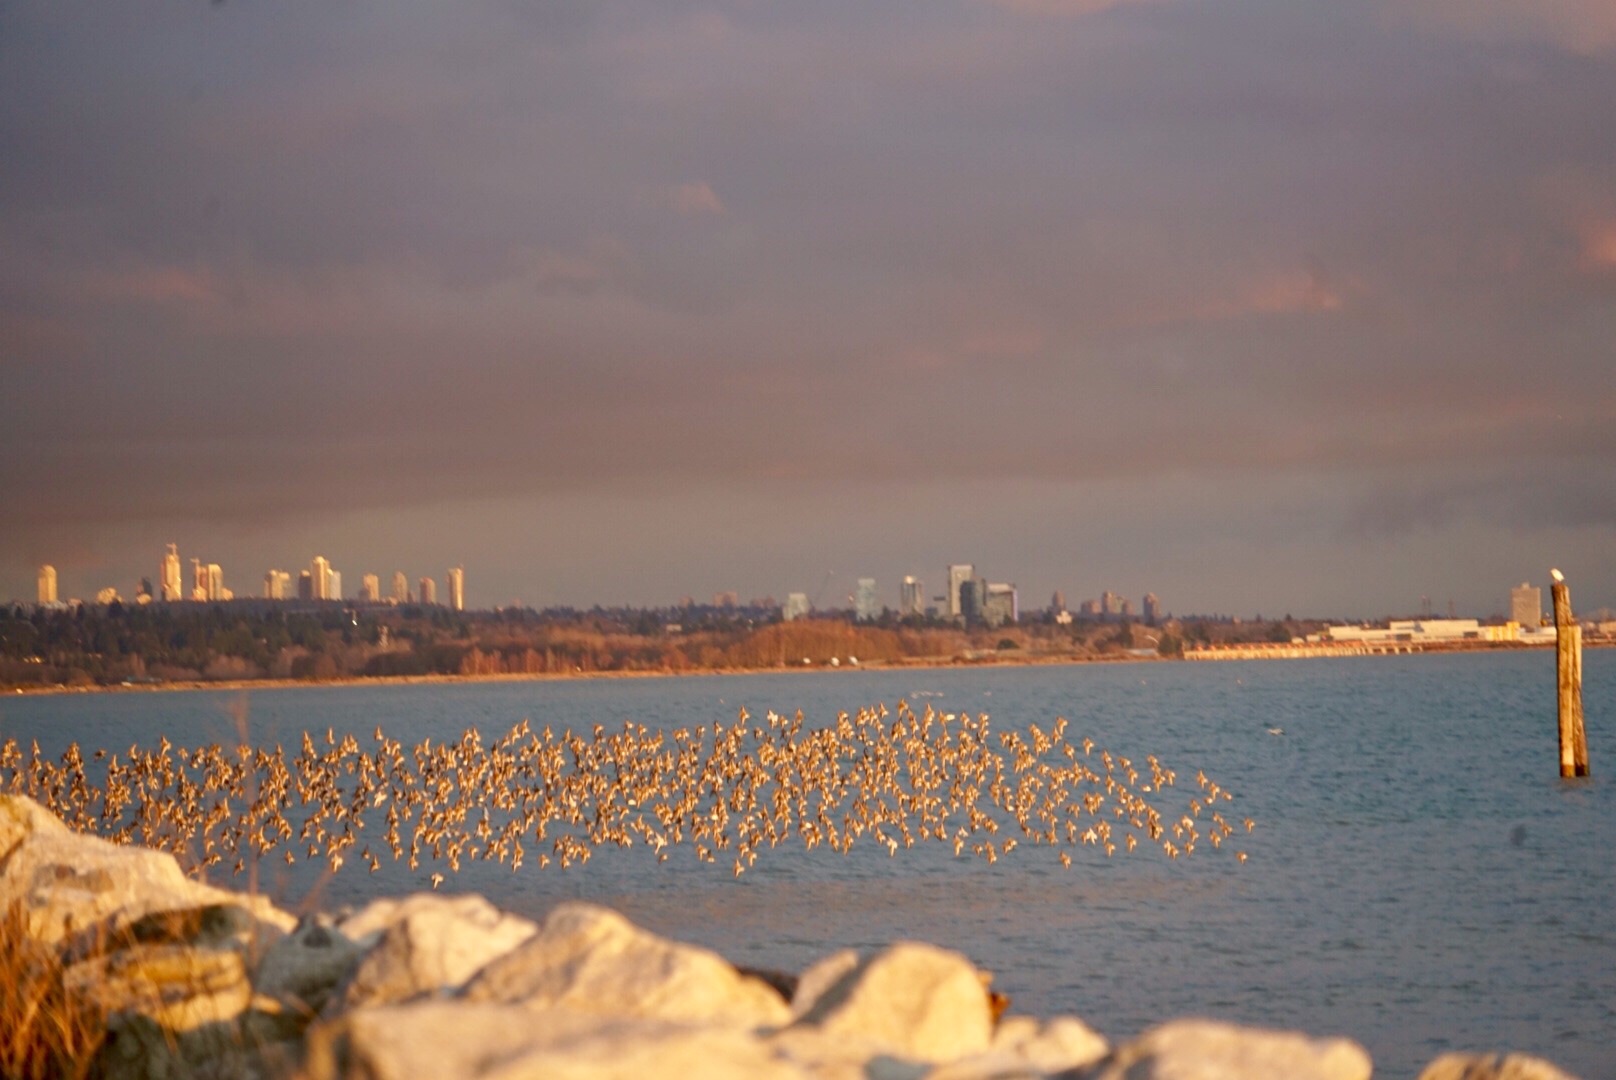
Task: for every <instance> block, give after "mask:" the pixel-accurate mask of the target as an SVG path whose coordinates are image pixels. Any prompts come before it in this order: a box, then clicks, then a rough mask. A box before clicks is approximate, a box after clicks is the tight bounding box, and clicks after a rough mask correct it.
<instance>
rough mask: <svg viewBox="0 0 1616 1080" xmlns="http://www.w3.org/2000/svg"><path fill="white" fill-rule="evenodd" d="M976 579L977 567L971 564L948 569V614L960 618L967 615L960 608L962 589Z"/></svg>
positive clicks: (956, 565) (957, 564) (961, 564)
mask: <svg viewBox="0 0 1616 1080" xmlns="http://www.w3.org/2000/svg"><path fill="white" fill-rule="evenodd" d="M974 577H976V567H975V566H973V565H972V564H970V563H955V564H953V565H951V566H950V567H949V568H948V613H949V615H951V616H953V617H954V618H956V619H957V618H959V617H960V616H961V615H963V614H964V613H965V609H964V608H963V607H961V606H960V588H961V587H962V586H963V585H964V584H965V583H966V582H967V581H970V580H971V579H972V578H974Z"/></svg>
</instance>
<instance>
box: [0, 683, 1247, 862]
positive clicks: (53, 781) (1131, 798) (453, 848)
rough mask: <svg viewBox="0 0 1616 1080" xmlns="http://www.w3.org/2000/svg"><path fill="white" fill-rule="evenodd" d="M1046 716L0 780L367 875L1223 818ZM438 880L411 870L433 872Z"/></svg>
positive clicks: (1007, 843)
mask: <svg viewBox="0 0 1616 1080" xmlns="http://www.w3.org/2000/svg"><path fill="white" fill-rule="evenodd" d="M1066 727H1067V722H1066V720H1064V719H1057V720H1056V721H1055V723H1054V725H1053V727H1052V728H1051V730H1049V731H1047V732H1046V731H1044V730H1042V729H1040V728H1039V727H1038V725H1036V724H1032V725H1029V726H1028V727H1027V729H1026V731H1025V733H1018V732H1015V731H1005V732H997V733H996V732H994V731H993V730H992V729H991V724H990V721H989V718H988V716H987V715H986V714H983V715H981V716H979V717H975V718H973V717H972V716H970V715H969V714H964V713H962V714H954V713H942V712H938V711H934V710H933V709H932V708H931V707H929V706H928V707H927V708H926V709H925V711H924V712H923V713H918V714H917V713H916V712H915V711H914V710H913V709H912V708H911V707H910V706H909V705H908V704H907V703H906V702H903V701H900V702H898V704H897V706H896V708H895V709H893V710H891V711H889V710H888V709H887V707H886V706H885V705H879V706H874V707H871V708H866V709H860V710H859V711H858V712H857V713H856V714H852V715H850V714H848V713H841V714H840V715H839V716H838V717H837V718H836V721H835V723H834V724H830V725H828V726H822V727H810V726H808V725H806V724H805V723H804V720H803V716H802V714H801V712H798V713H797V714H796V715H795V716H794V717H785V716H781V715H778V714H776V713H773V712H771V713H769V714H768V715H767V716H766V717H765V718H764V719H763V720H762V722H755V721H754V720H753V719H752V718H751V717H750V716H749V715H748V714H747V712H746V710H744V709H742V710H740V712H739V715H738V717H737V718H736V720H735V722H734V723H731V724H729V725H728V726H725V725H724V724H723V723H721V722H714V723H713V724H711V725H700V726H696V727H693V728H690V727H681V728H676V729H674V730H671V731H664V730H657V729H647V728H646V727H645V726H644V725H640V724H633V723H628V722H625V723H624V724H623V726H622V728H621V729H620V730H611V731H608V730H607V729H606V728H604V727H602V726H600V725H596V726H595V727H594V729H593V731H592V732H591V733H589V734H587V735H580V734H575V733H573V732H572V731H570V730H568V731H565V732H563V733H561V734H560V735H557V734H555V733H554V732H553V731H552V730H551V728H550V727H549V726H546V727H545V728H544V729H543V730H542V731H541V732H534V731H533V730H532V728H531V725H530V724H529V722H528V721H525V720H524V721H523V722H522V723H520V724H518V725H517V726H516V727H514V728H513V729H511V731H510V732H509V733H507V734H506V735H505V736H504V737H503V738H501V739H499V740H498V741H497V742H495V743H493V744H492V745H484V743H483V740H482V737H481V736H480V735H479V733H478V732H477V731H476V729H471V730H468V731H466V732H465V733H464V734H463V735H462V736H461V737H460V738H459V740H458V741H455V742H450V743H442V742H438V743H434V742H433V740H431V739H427V740H425V741H423V742H422V743H420V744H419V745H417V746H413V747H406V746H404V745H403V744H401V743H400V742H398V741H396V740H393V739H389V738H387V737H386V735H384V734H383V732H382V730H381V729H380V728H377V729H376V732H375V735H374V745H373V747H372V748H370V749H369V750H366V749H364V748H362V747H361V746H360V743H359V741H358V740H357V739H356V738H355V737H354V736H353V735H351V734H350V735H344V736H342V737H340V738H339V737H338V736H337V735H336V733H335V732H334V731H331V730H329V729H328V730H327V731H326V733H325V738H324V742H323V745H321V744H320V742H319V741H318V740H316V739H315V738H313V737H311V736H310V735H309V734H308V733H304V735H303V739H302V746H301V748H300V750H299V752H298V753H297V754H296V755H294V756H292V757H291V758H290V759H288V757H287V754H286V753H285V752H284V751H283V750H282V748H281V747H280V746H276V747H275V748H274V749H263V748H254V747H252V746H249V745H246V744H241V745H236V746H220V745H217V744H214V745H209V746H204V747H200V748H198V749H194V750H187V749H183V748H176V747H175V746H173V745H171V744H170V742H169V741H168V739H167V738H163V739H162V740H161V742H160V743H159V744H158V746H157V747H156V749H154V750H142V749H141V748H140V747H139V746H138V745H136V746H131V747H129V749H128V750H127V751H126V752H125V753H123V754H122V755H119V754H115V753H114V754H110V755H109V754H108V753H107V752H106V751H104V750H97V751H95V752H94V753H93V754H92V755H91V762H93V763H94V764H93V765H92V764H90V763H87V762H86V761H85V758H84V756H83V754H82V752H81V751H80V750H79V747H78V745H77V744H76V743H75V744H74V745H72V746H71V747H69V748H68V750H67V751H66V752H65V753H64V754H63V755H62V756H61V757H60V759H58V760H52V759H50V758H47V757H44V756H42V755H41V754H40V751H39V745H38V743H37V741H36V742H35V743H34V744H33V747H32V752H31V753H25V752H24V751H23V750H22V749H21V748H20V747H19V746H18V745H17V743H16V742H15V740H8V741H7V742H6V743H5V744H4V746H0V788H3V789H4V790H7V791H11V792H17V793H22V794H27V795H30V796H32V797H33V798H35V799H37V800H39V801H40V802H42V803H43V804H44V805H46V806H47V807H49V808H50V809H51V810H52V811H53V812H54V813H56V814H57V815H58V816H60V817H61V818H62V819H63V820H64V821H65V822H66V823H67V824H68V825H69V826H70V827H72V828H74V829H77V830H79V831H83V832H90V833H95V834H98V835H101V836H104V837H107V838H109V839H111V840H114V841H116V842H120V843H138V844H142V845H145V846H148V847H153V848H157V849H160V850H165V851H169V852H171V853H173V854H175V855H176V856H178V857H179V858H180V860H181V862H182V864H184V865H186V866H187V867H188V868H190V869H191V870H192V871H193V872H203V871H205V870H206V869H207V868H208V867H212V866H223V867H226V868H228V869H231V870H233V871H234V872H236V873H241V872H242V871H243V870H244V869H245V868H247V866H248V865H249V864H251V863H253V862H254V861H255V860H258V859H266V858H275V857H279V858H283V859H284V860H285V862H287V863H293V862H296V861H297V860H298V859H300V858H308V859H324V860H325V861H326V862H327V864H328V865H329V868H330V870H331V871H336V870H338V869H339V868H341V867H342V866H343V865H344V864H354V865H358V864H364V865H367V866H368V867H369V869H370V870H371V871H372V872H374V871H376V870H377V869H379V868H380V865H381V859H382V858H383V857H386V856H391V857H392V858H393V859H395V860H400V861H403V860H407V861H408V864H409V867H410V869H411V870H414V869H416V868H417V867H418V866H419V865H420V864H421V862H422V861H423V860H428V859H430V860H433V861H434V862H435V863H437V864H438V865H439V866H443V865H446V866H447V867H448V869H449V870H450V871H456V870H459V868H460V866H461V863H462V861H466V860H474V859H481V860H488V861H492V862H497V863H501V864H505V865H508V866H509V867H510V868H511V870H513V871H515V870H519V869H521V867H522V866H523V865H525V864H530V863H536V864H537V865H538V866H540V867H548V866H556V867H563V868H564V867H570V866H575V865H579V864H582V863H586V862H588V861H589V858H590V856H591V854H592V852H594V851H595V850H596V849H598V848H602V847H604V846H607V845H614V846H617V847H632V846H635V845H643V846H644V847H646V848H647V849H649V850H650V851H651V852H652V853H653V854H654V855H655V856H656V858H657V859H659V860H666V859H667V858H668V857H669V853H670V851H672V850H674V849H676V848H680V847H681V846H687V847H688V848H689V849H690V850H692V851H693V852H694V854H695V857H696V858H698V859H700V860H702V861H704V862H707V863H720V862H722V863H723V864H726V865H729V864H731V863H732V864H733V872H734V874H735V876H737V877H739V876H740V875H741V874H743V873H745V872H746V871H747V870H748V869H749V868H751V867H752V866H753V865H754V864H755V862H756V861H757V858H758V855H759V853H760V852H762V851H764V850H765V849H767V848H773V847H775V846H776V845H779V844H782V843H788V842H791V843H801V844H803V845H804V846H805V847H806V848H808V849H813V848H815V847H819V846H821V845H823V846H824V847H826V848H828V849H830V850H832V851H836V852H839V853H842V854H846V853H847V852H849V851H851V850H852V849H853V847H854V845H855V844H857V843H858V842H860V841H869V842H871V843H873V844H876V845H881V846H884V847H885V848H886V849H887V852H888V854H889V855H896V854H897V852H898V849H899V848H900V847H903V848H908V847H912V846H913V845H914V844H915V843H917V842H921V841H927V840H930V841H934V842H940V843H944V844H951V845H952V846H953V850H954V854H955V855H956V856H963V855H964V854H965V853H966V852H967V851H969V852H970V853H971V855H973V856H975V857H979V858H982V859H985V860H987V861H988V862H989V863H993V862H996V861H997V860H998V859H1000V858H1003V857H1005V856H1008V855H1010V854H1011V853H1013V852H1015V851H1016V850H1018V849H1028V848H1031V847H1036V846H1043V847H1047V848H1049V849H1051V851H1052V853H1053V855H1052V857H1054V858H1057V859H1058V860H1059V862H1060V863H1061V864H1062V865H1063V866H1067V867H1069V866H1071V864H1072V858H1071V851H1073V850H1078V849H1080V848H1082V847H1084V846H1091V847H1094V848H1095V849H1097V850H1099V851H1104V853H1105V854H1106V855H1107V856H1110V855H1112V854H1113V853H1114V852H1116V851H1118V850H1126V851H1129V852H1131V851H1134V850H1135V849H1136V848H1137V847H1138V846H1139V845H1140V844H1141V843H1142V844H1144V845H1146V847H1147V849H1157V850H1160V851H1161V852H1162V853H1163V854H1165V855H1166V856H1167V857H1169V858H1174V859H1176V858H1179V857H1187V856H1190V855H1193V854H1194V853H1195V852H1196V851H1198V850H1205V848H1208V847H1210V848H1213V849H1218V848H1221V847H1222V846H1223V845H1224V844H1225V842H1226V841H1228V840H1229V839H1230V838H1231V837H1233V836H1235V835H1236V834H1237V829H1236V827H1235V824H1233V823H1231V822H1230V821H1229V820H1228V819H1226V818H1225V817H1224V815H1223V813H1222V808H1223V805H1224V804H1226V803H1228V802H1230V801H1232V796H1231V795H1230V794H1229V792H1228V791H1226V790H1224V789H1223V788H1222V787H1220V786H1219V785H1218V784H1217V783H1215V782H1214V781H1212V780H1210V779H1208V778H1207V777H1206V775H1205V774H1204V773H1198V774H1197V775H1196V782H1197V786H1198V790H1196V791H1195V792H1193V793H1192V794H1191V796H1190V797H1189V798H1188V800H1187V805H1186V806H1185V808H1184V810H1183V812H1182V813H1178V812H1173V813H1163V812H1162V811H1161V810H1160V809H1158V808H1157V807H1156V806H1155V805H1153V803H1152V802H1151V800H1150V799H1149V798H1147V796H1151V797H1154V798H1156V799H1157V800H1158V801H1159V800H1161V799H1163V798H1165V797H1166V793H1167V791H1168V789H1171V788H1173V787H1174V786H1175V781H1176V775H1175V774H1174V772H1173V771H1172V770H1170V769H1168V768H1166V767H1164V766H1163V765H1162V764H1161V763H1160V762H1159V761H1158V760H1157V759H1156V758H1155V756H1150V757H1147V758H1145V760H1144V764H1143V768H1136V767H1135V765H1134V763H1133V762H1132V761H1130V760H1129V759H1128V758H1126V757H1121V756H1118V755H1114V754H1112V753H1110V752H1108V751H1106V750H1103V749H1098V748H1096V747H1095V745H1094V743H1093V741H1092V740H1090V739H1087V738H1084V739H1082V740H1081V741H1080V742H1078V743H1076V744H1074V743H1072V742H1069V741H1067V739H1066V737H1065V734H1066ZM92 773H94V774H95V775H96V777H97V778H98V779H100V781H101V782H100V784H99V785H97V784H96V783H93V782H92V780H91V774H92ZM1241 824H1243V826H1244V831H1246V832H1250V831H1251V830H1252V828H1253V827H1254V823H1253V822H1252V820H1251V819H1250V818H1245V819H1244V820H1243V822H1241ZM1229 846H1230V850H1231V851H1232V850H1233V849H1234V845H1233V844H1232V843H1230V845H1229ZM1235 857H1236V858H1237V859H1238V860H1239V861H1240V862H1245V860H1246V853H1245V852H1243V851H1237V852H1235ZM442 880H443V877H442V874H441V873H437V872H434V873H433V874H432V884H433V887H434V888H436V887H437V885H438V884H439V883H441V881H442Z"/></svg>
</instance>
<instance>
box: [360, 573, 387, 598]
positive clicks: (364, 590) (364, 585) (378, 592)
mask: <svg viewBox="0 0 1616 1080" xmlns="http://www.w3.org/2000/svg"><path fill="white" fill-rule="evenodd" d="M359 599H361V600H363V601H365V602H366V603H367V604H377V603H380V602H381V599H382V579H381V578H379V577H377V576H376V575H375V574H366V575H365V576H364V577H362V578H360V579H359Z"/></svg>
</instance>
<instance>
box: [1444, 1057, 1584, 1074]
mask: <svg viewBox="0 0 1616 1080" xmlns="http://www.w3.org/2000/svg"><path fill="white" fill-rule="evenodd" d="M1419 1080H1576V1078H1575V1077H1573V1076H1572V1075H1571V1074H1570V1073H1568V1072H1564V1071H1562V1070H1561V1069H1560V1068H1558V1067H1557V1066H1555V1065H1552V1064H1550V1063H1549V1062H1547V1061H1544V1060H1543V1059H1542V1058H1535V1057H1529V1056H1527V1055H1526V1054H1443V1055H1442V1056H1441V1057H1439V1058H1437V1059H1436V1060H1435V1061H1433V1062H1431V1064H1429V1065H1427V1066H1426V1067H1425V1070H1424V1071H1423V1072H1421V1073H1420V1078H1419Z"/></svg>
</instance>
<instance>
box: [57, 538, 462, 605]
mask: <svg viewBox="0 0 1616 1080" xmlns="http://www.w3.org/2000/svg"><path fill="white" fill-rule="evenodd" d="M186 581H187V577H186V575H185V573H184V570H183V564H182V563H181V561H180V552H179V545H178V544H169V545H168V549H167V550H166V551H165V552H164V553H163V557H162V559H161V560H160V561H159V562H158V565H157V588H156V590H155V592H154V591H153V589H152V583H151V579H149V578H141V579H140V583H139V585H138V586H137V588H136V590H135V596H134V601H135V603H137V604H149V603H151V602H152V601H154V600H160V601H162V602H163V603H170V604H172V603H180V602H182V601H192V602H202V603H208V602H214V601H224V600H234V599H235V598H236V594H235V592H234V591H233V590H232V589H230V588H229V587H227V586H226V585H225V583H224V569H223V568H222V567H221V566H220V565H219V564H218V563H216V562H210V563H204V562H203V561H202V560H201V559H192V560H191V572H190V575H189V582H190V584H189V586H188V587H187V585H186ZM57 594H58V588H57V580H56V567H54V566H51V565H50V564H48V563H47V564H46V565H44V566H41V567H40V568H39V593H38V599H39V603H40V604H59V603H60V602H61V601H60V599H59V597H58V595H57ZM437 595H438V590H437V583H436V582H435V581H434V580H433V579H432V578H429V577H423V578H421V579H420V582H419V591H418V592H411V591H410V587H409V578H408V577H407V576H406V575H405V573H404V571H402V570H397V571H394V573H393V578H392V589H391V591H390V592H389V593H388V595H386V596H385V597H384V596H383V595H382V590H381V578H380V577H379V576H378V575H376V574H365V575H364V576H363V577H362V578H360V586H359V592H358V594H357V595H355V596H354V597H352V599H353V600H355V601H357V602H359V603H366V604H410V603H420V604H436V603H437ZM262 596H263V599H265V600H305V601H315V600H342V599H345V597H344V595H343V588H342V572H341V571H340V570H337V569H336V568H335V567H333V566H332V565H331V561H330V560H329V559H327V558H326V557H325V556H324V555H316V556H315V557H314V559H313V560H312V561H311V562H310V563H309V568H308V569H307V570H300V571H298V574H297V578H296V582H295V584H294V582H293V578H292V573H291V571H289V570H280V569H270V570H268V571H266V572H265V574H264V588H263V594H262ZM444 596H445V597H446V603H447V606H449V607H450V608H452V609H454V610H455V611H464V610H465V608H466V570H465V567H462V566H452V567H450V568H449V569H448V570H447V571H446V572H445V574H444ZM122 600H123V597H122V596H120V595H119V593H118V590H117V589H116V588H113V587H110V586H109V587H108V588H104V589H102V590H100V591H99V592H97V593H96V594H95V602H96V603H98V604H111V603H114V602H122ZM73 602H74V603H77V602H78V601H73Z"/></svg>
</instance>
